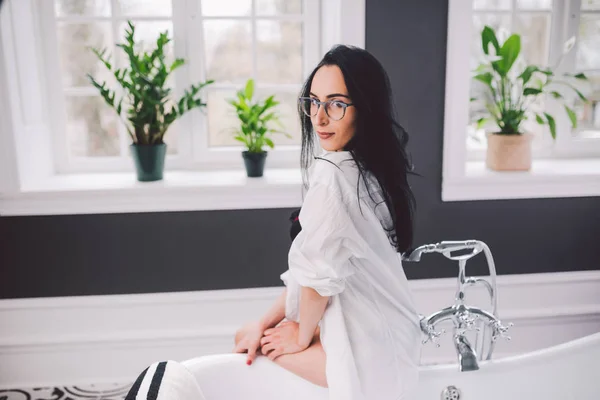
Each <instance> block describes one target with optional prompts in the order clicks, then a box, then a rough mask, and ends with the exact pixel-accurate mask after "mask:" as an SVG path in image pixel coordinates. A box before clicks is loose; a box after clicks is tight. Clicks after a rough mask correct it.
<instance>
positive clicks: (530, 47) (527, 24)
mask: <svg viewBox="0 0 600 400" xmlns="http://www.w3.org/2000/svg"><path fill="white" fill-rule="evenodd" d="M515 31H516V32H517V33H519V34H520V35H521V49H522V51H521V54H522V56H523V58H524V59H525V60H526V61H527V63H528V64H536V65H546V64H547V60H548V41H549V38H550V14H533V13H527V14H519V15H517V18H516V21H515Z"/></svg>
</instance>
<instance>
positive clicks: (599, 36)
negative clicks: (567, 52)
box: [577, 14, 600, 70]
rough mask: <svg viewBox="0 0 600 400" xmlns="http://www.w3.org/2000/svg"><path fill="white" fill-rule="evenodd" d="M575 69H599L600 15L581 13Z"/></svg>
mask: <svg viewBox="0 0 600 400" xmlns="http://www.w3.org/2000/svg"><path fill="white" fill-rule="evenodd" d="M577 69H578V70H587V69H600V15H586V14H582V15H581V20H580V22H579V39H578V45H577Z"/></svg>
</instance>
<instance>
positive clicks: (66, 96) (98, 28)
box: [37, 0, 321, 173]
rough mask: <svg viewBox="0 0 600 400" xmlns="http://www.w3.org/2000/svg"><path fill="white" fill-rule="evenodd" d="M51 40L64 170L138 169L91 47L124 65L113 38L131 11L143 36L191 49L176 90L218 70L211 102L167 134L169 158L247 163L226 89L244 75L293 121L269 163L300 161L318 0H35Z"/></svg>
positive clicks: (196, 165)
mask: <svg viewBox="0 0 600 400" xmlns="http://www.w3.org/2000/svg"><path fill="white" fill-rule="evenodd" d="M37 5H38V6H39V7H40V10H41V12H40V20H41V21H40V22H41V26H42V31H43V35H42V37H43V38H44V43H43V48H44V49H45V51H44V64H45V65H46V66H47V68H46V72H47V74H46V82H47V86H48V92H49V93H61V94H62V95H60V96H52V97H53V101H52V102H51V103H50V110H49V111H50V115H51V116H53V118H52V119H53V120H52V135H53V141H54V150H55V161H56V165H57V170H58V171H59V172H63V173H65V172H81V171H109V170H130V169H131V160H130V159H129V154H130V153H129V145H130V143H131V140H130V138H129V136H128V135H127V132H126V130H125V125H124V124H123V123H122V122H121V121H120V120H119V118H118V116H117V115H116V113H115V111H114V110H113V109H111V108H109V106H107V105H106V104H105V103H104V100H103V99H102V98H101V97H100V96H99V94H98V91H97V90H96V89H95V88H94V87H93V86H91V84H90V83H89V81H88V79H87V74H88V73H90V74H92V75H93V76H94V77H96V79H97V80H98V81H100V82H102V81H104V80H106V81H107V83H108V85H109V86H110V87H111V88H117V89H118V85H117V84H116V82H115V81H114V79H111V76H110V75H109V72H108V71H107V69H106V68H105V66H104V65H102V64H101V63H100V62H99V61H98V59H97V58H96V56H95V55H94V54H93V53H92V51H91V50H90V47H95V48H106V49H107V52H108V53H109V54H111V55H112V60H114V62H115V63H116V64H117V65H124V64H125V63H127V60H126V56H125V54H124V53H123V52H122V51H121V49H118V48H117V47H116V46H115V43H121V42H122V41H123V40H124V32H125V29H126V27H127V20H131V21H132V22H133V23H134V25H135V27H136V32H135V36H136V39H137V40H138V41H142V43H141V46H143V47H144V48H148V47H150V46H152V45H154V42H155V40H156V37H157V36H158V34H159V33H160V32H164V31H168V32H169V36H170V37H171V38H172V39H173V41H172V42H171V43H169V46H170V47H169V48H168V52H167V59H171V60H173V59H174V58H176V57H178V58H179V57H181V58H185V59H186V65H184V67H182V68H180V69H178V70H177V71H176V72H175V76H174V79H173V81H172V82H171V84H172V87H173V89H174V93H175V97H178V96H177V94H180V93H182V91H183V89H185V88H187V87H189V85H190V84H192V83H196V82H201V81H205V80H208V79H213V80H215V83H214V84H212V85H210V86H208V87H207V88H205V89H204V100H205V101H206V102H207V103H208V106H207V108H205V109H202V110H198V109H196V110H193V111H192V112H191V113H189V115H185V116H184V117H183V118H182V119H181V120H178V121H176V123H175V124H173V125H172V126H171V127H170V128H169V130H168V131H167V133H166V135H165V142H166V143H167V146H168V153H167V154H168V155H167V157H168V158H167V168H169V167H171V168H179V169H203V168H213V167H227V166H229V167H231V166H233V165H241V164H240V163H241V156H240V150H241V148H240V146H239V142H236V141H235V140H234V139H233V135H232V134H231V130H232V129H235V128H236V127H237V123H238V121H237V118H236V115H235V113H234V109H233V107H232V106H231V105H230V104H228V103H227V99H229V98H233V97H234V96H235V92H236V91H237V90H239V89H241V88H242V87H243V86H244V84H245V82H246V80H247V79H249V78H253V79H255V81H256V96H258V97H261V98H265V97H266V96H268V95H271V94H274V95H275V96H276V100H278V101H279V102H280V105H279V111H280V114H281V116H282V122H283V124H284V126H285V131H286V132H288V133H289V134H291V135H292V138H291V139H289V138H286V137H285V136H283V135H274V136H273V139H274V142H275V145H276V147H275V150H274V151H271V153H272V154H273V155H272V156H271V157H270V158H269V161H270V165H271V166H278V165H283V166H291V165H292V162H293V161H297V159H298V157H297V156H296V155H297V154H298V147H299V144H300V126H299V119H298V116H297V108H296V98H297V95H298V92H299V90H300V87H301V84H302V83H303V81H304V79H305V78H306V76H307V74H308V73H309V72H310V68H311V67H312V66H314V65H315V64H316V63H317V62H318V59H319V56H320V54H321V53H320V50H321V49H320V42H319V38H320V34H319V2H318V0H234V1H231V0H230V1H226V2H225V1H222V0H203V1H201V2H200V1H186V0H169V1H165V0H152V1H148V0H86V1H81V0H52V1H47V0H37Z"/></svg>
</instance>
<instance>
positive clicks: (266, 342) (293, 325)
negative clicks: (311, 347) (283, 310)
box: [260, 321, 308, 361]
mask: <svg viewBox="0 0 600 400" xmlns="http://www.w3.org/2000/svg"><path fill="white" fill-rule="evenodd" d="M299 327H300V325H299V324H298V323H297V322H295V321H285V322H282V323H281V324H279V325H278V326H276V327H275V328H270V329H267V330H265V332H264V334H265V336H264V337H263V338H262V339H261V340H260V344H261V348H262V350H261V351H262V354H264V355H265V356H267V357H269V359H270V360H271V361H273V360H275V359H276V358H277V357H279V356H280V355H282V354H293V353H298V352H301V351H303V350H305V349H306V348H308V345H306V346H304V345H301V344H299V343H298V331H299Z"/></svg>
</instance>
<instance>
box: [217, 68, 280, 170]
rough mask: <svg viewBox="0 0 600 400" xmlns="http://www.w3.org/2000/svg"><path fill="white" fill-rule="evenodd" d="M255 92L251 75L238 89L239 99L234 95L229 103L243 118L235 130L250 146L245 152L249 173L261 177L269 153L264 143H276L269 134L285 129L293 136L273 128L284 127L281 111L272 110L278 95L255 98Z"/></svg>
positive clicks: (270, 144) (240, 138)
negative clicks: (274, 126)
mask: <svg viewBox="0 0 600 400" xmlns="http://www.w3.org/2000/svg"><path fill="white" fill-rule="evenodd" d="M253 96H254V80H253V79H248V81H247V82H246V86H245V88H244V90H239V91H237V99H230V100H228V103H229V104H231V105H232V106H233V107H234V108H235V111H236V114H237V117H238V119H239V121H240V128H239V129H236V130H234V135H235V136H234V138H235V140H237V141H239V142H242V143H243V144H244V145H245V146H246V150H245V151H243V152H242V157H243V159H244V165H245V166H246V174H247V176H248V177H260V176H262V175H263V170H264V166H265V160H266V157H267V152H266V151H265V150H263V147H264V146H268V147H270V148H274V147H275V144H274V143H273V140H271V138H270V137H269V136H270V135H271V134H273V133H282V134H284V135H285V136H286V137H288V138H289V137H291V135H289V134H287V133H285V132H283V131H279V130H276V129H273V124H275V125H277V126H279V127H280V128H282V129H283V125H282V124H281V121H280V120H279V114H278V113H277V112H276V111H274V110H271V109H273V107H276V106H277V105H278V104H279V102H278V101H276V100H275V96H269V97H268V98H267V99H266V100H264V101H260V100H254V99H253Z"/></svg>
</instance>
